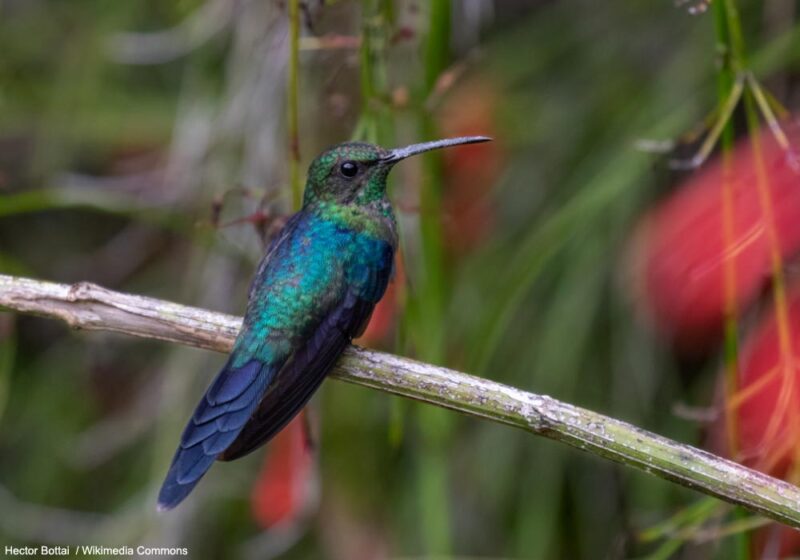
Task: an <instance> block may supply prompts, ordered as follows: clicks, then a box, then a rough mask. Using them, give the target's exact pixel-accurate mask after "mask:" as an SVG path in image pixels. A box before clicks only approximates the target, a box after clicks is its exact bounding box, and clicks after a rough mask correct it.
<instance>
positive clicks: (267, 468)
mask: <svg viewBox="0 0 800 560" xmlns="http://www.w3.org/2000/svg"><path fill="white" fill-rule="evenodd" d="M305 414H306V413H305V412H301V413H300V414H298V415H297V417H295V419H294V420H292V421H291V422H290V423H289V425H287V426H286V427H285V428H284V429H283V430H281V432H280V433H279V434H278V435H277V436H275V439H273V440H272V442H271V443H270V445H269V452H268V454H267V457H266V460H265V461H264V465H263V467H262V468H261V474H260V475H259V477H258V479H257V481H256V484H255V486H254V487H253V493H252V500H251V502H252V507H253V516H254V517H255V520H256V522H257V523H258V524H259V525H260V526H261V527H264V528H268V527H272V526H274V525H277V524H280V523H286V522H290V521H293V520H295V519H296V518H297V517H298V516H299V515H300V514H301V513H302V512H303V509H304V506H305V504H306V503H307V501H308V499H309V496H310V491H311V487H312V476H313V470H312V469H313V463H312V460H313V458H312V454H311V452H310V449H309V447H308V442H307V441H306V439H307V438H306V433H305V427H304V425H303V422H304V416H305Z"/></svg>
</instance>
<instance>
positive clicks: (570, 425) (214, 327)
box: [0, 275, 800, 527]
mask: <svg viewBox="0 0 800 560" xmlns="http://www.w3.org/2000/svg"><path fill="white" fill-rule="evenodd" d="M0 308H7V309H9V310H16V311H20V312H23V313H31V314H34V315H42V316H45V317H55V318H60V319H63V320H64V321H66V322H67V324H69V325H70V326H71V327H74V328H76V329H92V330H107V331H115V332H120V333H124V334H129V335H134V336H140V337H144V338H154V339H158V340H164V341H167V342H177V343H180V344H187V345H190V346H196V347H197V348H205V349H208V350H216V351H219V352H227V351H229V350H230V348H231V345H232V344H233V340H234V338H235V337H236V333H237V331H238V329H239V326H240V324H241V320H240V319H239V318H238V317H232V316H230V315H224V314H221V313H214V312H212V311H207V310H204V309H197V308H194V307H187V306H184V305H179V304H176V303H170V302H166V301H162V300H157V299H152V298H147V297H141V296H135V295H131V294H123V293H119V292H113V291H111V290H106V289H104V288H101V287H99V286H96V285H94V284H88V283H79V284H74V285H71V286H67V285H64V284H54V283H51V282H41V281H38V280H31V279H27V278H17V277H12V276H5V275H0ZM332 376H333V377H334V378H336V379H340V380H342V381H348V382H350V383H355V384H358V385H363V386H366V387H372V388H375V389H378V390H381V391H386V392H388V393H393V394H396V395H401V396H404V397H409V398H412V399H416V400H419V401H423V402H427V403H430V404H434V405H437V406H441V407H444V408H449V409H452V410H458V411H460V412H463V413H465V414H469V415H472V416H478V417H482V418H486V419H488V420H492V421H495V422H499V423H501V424H507V425H510V426H516V427H518V428H522V429H524V430H527V431H529V432H532V433H534V434H538V435H541V436H545V437H548V438H551V439H554V440H557V441H561V442H564V443H567V444H569V445H572V446H574V447H577V448H579V449H583V450H585V451H588V452H589V453H593V454H595V455H599V456H601V457H605V458H607V459H611V460H613V461H617V462H619V463H623V464H626V465H630V466H633V467H636V468H638V469H640V470H643V471H645V472H648V473H651V474H655V475H657V476H659V477H661V478H664V479H667V480H671V481H673V482H675V483H677V484H680V485H682V486H686V487H688V488H693V489H695V490H698V491H700V492H703V493H705V494H709V495H711V496H716V497H717V498H720V499H722V500H724V501H726V502H730V503H733V504H740V505H742V506H744V507H745V508H747V509H749V510H752V511H754V512H757V513H760V514H763V515H765V516H766V517H769V518H772V519H774V520H776V521H780V522H782V523H785V524H787V525H791V526H793V527H800V488H797V487H795V486H793V485H791V484H789V483H787V482H784V481H782V480H777V479H775V478H772V477H769V476H767V475H764V474H761V473H759V472H756V471H753V470H751V469H748V468H745V467H742V466H741V465H738V464H736V463H733V462H731V461H728V460H726V459H723V458H721V457H717V456H715V455H713V454H711V453H708V452H706V451H702V450H700V449H696V448H694V447H691V446H688V445H684V444H681V443H678V442H675V441H672V440H669V439H667V438H664V437H661V436H658V435H656V434H653V433H650V432H647V431H645V430H642V429H640V428H637V427H636V426H632V425H630V424H627V423H625V422H622V421H620V420H616V419H614V418H609V417H607V416H603V415H601V414H597V413H595V412H591V411H589V410H585V409H582V408H578V407H576V406H572V405H570V404H567V403H562V402H560V401H557V400H555V399H552V398H550V397H547V396H544V395H536V394H533V393H527V392H525V391H521V390H519V389H515V388H513V387H509V386H507V385H502V384H500V383H495V382H493V381H489V380H487V379H481V378H478V377H473V376H471V375H466V374H464V373H460V372H457V371H453V370H449V369H445V368H441V367H436V366H432V365H429V364H424V363H421V362H417V361H414V360H409V359H407V358H401V357H399V356H394V355H391V354H386V353H383V352H375V351H373V350H367V349H364V348H359V347H356V346H354V347H352V348H350V349H348V350H347V351H346V352H345V353H344V355H343V356H342V358H341V359H340V360H339V363H338V365H337V366H336V367H335V369H334V371H333V373H332Z"/></svg>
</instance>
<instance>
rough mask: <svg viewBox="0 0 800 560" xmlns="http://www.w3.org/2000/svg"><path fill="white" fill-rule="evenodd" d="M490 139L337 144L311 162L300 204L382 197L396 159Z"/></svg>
mask: <svg viewBox="0 0 800 560" xmlns="http://www.w3.org/2000/svg"><path fill="white" fill-rule="evenodd" d="M489 140H491V139H490V138H487V137H485V136H466V137H462V138H449V139H446V140H435V141H433V142H424V143H422V144H412V145H410V146H406V147H404V148H395V149H393V150H388V149H386V148H381V147H380V146H375V145H373V144H366V143H363V142H346V143H344V144H338V145H336V146H333V147H331V148H328V149H327V150H325V151H324V152H322V153H321V154H320V155H319V156H317V158H316V159H315V160H314V161H313V162H312V163H311V166H310V167H309V169H308V181H307V182H306V190H305V197H304V199H303V205H304V206H305V205H308V204H313V203H315V202H323V201H325V202H334V203H338V204H357V205H367V204H370V203H372V202H375V201H377V200H381V199H382V198H383V197H384V196H385V194H386V179H387V177H388V176H389V171H391V169H392V167H394V165H395V164H396V163H397V162H399V161H402V160H404V159H406V158H407V157H409V156H413V155H415V154H421V153H422V152H427V151H429V150H435V149H438V148H446V147H448V146H457V145H460V144H475V143H477V142H487V141H489Z"/></svg>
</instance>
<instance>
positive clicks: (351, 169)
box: [339, 161, 358, 178]
mask: <svg viewBox="0 0 800 560" xmlns="http://www.w3.org/2000/svg"><path fill="white" fill-rule="evenodd" d="M339 171H341V173H342V175H344V176H345V177H348V178H350V177H355V176H356V173H358V165H357V164H356V162H354V161H346V162H344V163H343V164H342V165H341V166H340V167H339Z"/></svg>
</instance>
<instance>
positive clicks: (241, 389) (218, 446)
mask: <svg viewBox="0 0 800 560" xmlns="http://www.w3.org/2000/svg"><path fill="white" fill-rule="evenodd" d="M230 363H231V361H230V360H229V362H228V365H226V366H225V367H224V368H223V369H222V371H220V372H219V374H218V375H217V377H216V379H215V380H214V382H213V383H212V384H211V387H210V388H209V389H208V392H206V394H205V396H204V397H203V399H202V400H201V401H200V403H199V404H198V405H197V408H196V409H195V411H194V414H193V415H192V418H191V420H189V423H188V424H187V426H186V428H185V429H184V431H183V435H182V436H181V443H180V446H179V447H178V449H177V451H176V452H175V456H174V457H173V459H172V465H171V466H170V468H169V472H168V473H167V477H166V479H165V480H164V484H163V486H162V487H161V492H160V493H159V495H158V508H159V509H160V510H167V509H172V508H173V507H175V506H176V505H178V504H179V503H180V502H181V501H182V500H183V499H184V498H185V497H186V496H188V495H189V492H191V491H192V489H193V488H194V487H195V485H196V484H197V483H198V482H199V481H200V479H201V478H202V477H203V475H204V474H205V473H206V471H208V469H209V467H211V464H212V463H213V462H214V460H215V459H216V458H217V455H219V454H220V453H221V452H222V451H224V450H225V448H227V447H228V446H229V445H230V444H231V443H232V442H233V441H234V440H235V439H236V437H237V436H238V435H239V432H241V430H242V428H243V427H244V426H245V424H246V423H247V421H248V420H249V419H250V417H251V416H252V415H253V411H254V410H255V409H256V407H257V406H258V403H259V402H260V400H261V397H262V396H263V394H264V391H265V390H266V388H267V386H268V385H269V383H270V382H271V381H272V379H273V378H274V377H275V370H276V368H275V366H271V365H267V364H263V363H261V362H259V361H258V360H251V361H249V362H247V363H246V364H244V365H243V366H242V367H239V368H232V367H230Z"/></svg>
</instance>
